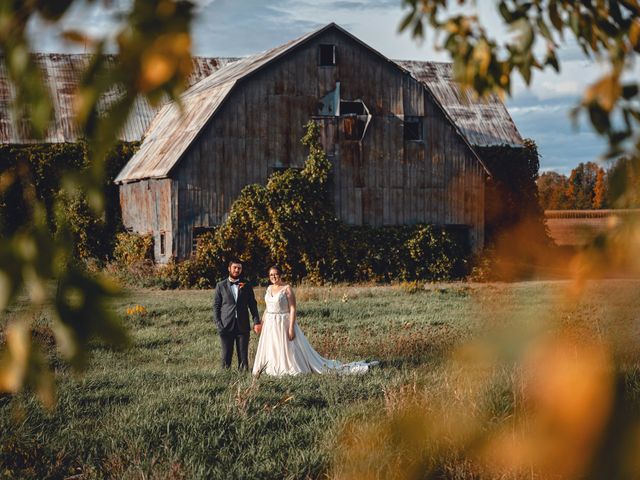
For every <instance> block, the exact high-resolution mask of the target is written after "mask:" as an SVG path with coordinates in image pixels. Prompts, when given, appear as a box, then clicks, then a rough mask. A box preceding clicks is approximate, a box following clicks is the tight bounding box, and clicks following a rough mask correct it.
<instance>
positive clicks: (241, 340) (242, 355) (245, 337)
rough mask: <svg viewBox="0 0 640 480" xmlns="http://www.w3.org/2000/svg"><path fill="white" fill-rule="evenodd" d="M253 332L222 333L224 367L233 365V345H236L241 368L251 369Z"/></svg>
mask: <svg viewBox="0 0 640 480" xmlns="http://www.w3.org/2000/svg"><path fill="white" fill-rule="evenodd" d="M250 336H251V332H247V333H221V334H220V343H221V344H222V368H229V367H231V359H232V358H233V347H234V345H235V347H236V353H237V355H238V367H239V368H240V370H248V369H249V338H250Z"/></svg>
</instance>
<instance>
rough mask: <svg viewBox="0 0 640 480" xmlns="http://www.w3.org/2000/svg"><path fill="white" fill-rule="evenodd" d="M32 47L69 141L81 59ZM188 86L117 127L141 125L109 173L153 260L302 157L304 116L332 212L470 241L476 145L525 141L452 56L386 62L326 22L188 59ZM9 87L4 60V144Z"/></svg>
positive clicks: (477, 182)
mask: <svg viewBox="0 0 640 480" xmlns="http://www.w3.org/2000/svg"><path fill="white" fill-rule="evenodd" d="M34 58H35V60H36V62H37V63H39V65H40V67H41V68H42V70H43V72H44V75H45V79H46V81H47V83H48V84H49V87H50V90H51V92H52V96H53V98H54V106H55V110H56V118H55V121H54V122H53V124H52V126H51V128H50V129H49V134H48V136H47V138H46V139H45V142H48V143H57V142H74V141H76V140H77V138H78V132H77V131H76V129H75V128H74V126H73V122H72V102H73V94H74V92H75V89H76V87H77V85H78V82H79V79H80V77H81V74H82V71H83V69H84V68H85V66H86V65H87V64H88V61H89V56H87V55H68V54H35V55H34ZM112 61H117V59H116V58H113V59H112ZM190 84H191V85H192V86H191V87H190V89H189V90H188V91H187V92H186V93H185V95H184V96H183V102H182V103H183V106H184V116H183V115H181V113H180V112H179V110H178V109H177V107H176V106H175V105H172V104H168V105H165V106H164V107H163V108H162V109H160V111H159V112H158V111H157V110H155V109H154V108H152V107H150V106H149V105H148V104H147V103H146V102H144V101H139V102H137V104H136V106H135V109H134V111H133V113H132V115H131V117H130V119H129V122H128V123H127V125H126V126H125V127H124V128H123V131H122V132H121V134H120V137H121V139H123V140H128V141H135V140H140V139H141V138H142V137H143V132H145V131H146V133H144V141H143V143H142V146H141V148H140V151H139V152H138V154H137V155H136V156H135V157H134V158H133V159H132V160H131V162H130V163H129V164H128V165H127V166H126V167H125V168H124V170H123V171H122V172H121V173H120V175H119V176H118V179H117V182H118V183H119V185H120V197H121V204H122V213H123V221H124V223H125V225H126V226H127V227H128V228H129V229H130V230H132V231H136V232H140V233H153V235H154V238H155V249H156V251H155V256H156V259H157V260H158V261H159V262H165V261H168V260H169V259H170V258H171V257H176V258H178V259H180V258H185V257H187V256H189V254H190V253H191V249H192V247H193V243H194V239H195V237H196V236H197V235H198V234H199V232H202V231H206V230H207V229H209V228H211V227H213V226H215V225H217V224H219V223H220V222H222V221H223V220H224V218H225V215H226V213H227V212H228V210H229V207H230V205H231V203H232V202H233V200H234V199H235V198H236V196H237V195H238V193H239V192H240V190H241V189H242V187H243V186H244V185H246V184H248V183H254V182H265V181H266V179H267V177H268V175H269V174H270V173H271V172H273V171H275V170H277V169H282V168H290V167H293V168H295V167H300V166H301V165H302V163H303V161H304V159H305V156H306V152H305V151H304V149H303V147H302V145H301V144H300V137H301V136H302V133H303V128H302V126H303V125H304V123H306V121H307V120H309V119H315V120H317V121H318V122H320V123H321V124H322V125H323V143H324V146H325V148H326V150H327V153H328V154H329V157H330V158H331V160H332V162H333V164H334V175H333V191H334V200H335V205H336V213H337V215H338V216H339V217H340V218H342V219H343V220H344V221H346V222H347V223H350V224H356V225H358V224H369V225H374V226H379V225H396V224H410V223H415V222H427V223H433V224H440V225H465V226H467V227H468V230H469V235H470V240H471V243H472V245H473V246H474V248H476V249H477V248H481V247H482V244H483V236H484V232H483V223H484V213H483V201H484V194H483V192H484V179H485V177H486V170H485V169H484V167H483V165H482V161H481V159H480V158H478V156H477V155H476V153H475V152H474V148H473V147H478V146H482V147H484V146H492V145H505V144H506V145H510V146H513V147H516V148H519V147H521V146H522V139H521V137H520V135H519V133H518V131H517V129H516V127H515V125H514V124H513V121H512V120H511V118H510V116H509V114H508V112H507V110H506V108H505V106H504V105H503V104H502V102H500V101H499V100H498V99H497V98H492V99H490V100H489V101H488V102H478V101H475V100H474V99H473V98H470V97H469V96H467V95H466V94H465V93H464V92H462V91H461V90H460V89H459V88H458V86H457V85H456V84H455V82H454V81H453V79H452V76H451V65H450V64H446V63H434V62H417V61H392V60H389V59H387V58H385V57H384V56H382V55H381V54H379V53H378V52H376V51H374V50H373V49H371V48H370V47H369V46H367V45H366V44H364V43H362V42H361V41H360V40H358V39H357V38H355V37H353V36H352V35H350V34H349V33H348V32H346V31H344V30H343V29H341V28H340V27H338V26H336V25H334V24H330V25H328V26H326V27H324V28H322V29H320V30H318V31H315V32H312V33H310V34H307V35H305V36H303V37H301V38H299V39H297V40H294V41H292V42H290V43H288V44H286V45H283V46H281V47H278V48H275V49H273V50H270V51H268V52H264V53H262V54H258V55H256V56H253V57H249V58H245V59H240V60H238V59H225V58H203V57H199V58H194V71H193V74H192V75H191V78H190ZM13 96H14V89H13V88H12V86H11V83H10V82H9V81H8V79H7V75H6V72H5V71H4V69H3V65H2V62H0V143H5V144H6V143H10V144H28V143H33V140H32V139H30V138H29V137H28V135H27V133H26V130H25V129H21V128H20V127H19V124H18V123H17V122H15V120H14V119H13V118H12V117H11V115H10V109H9V104H10V102H11V99H12V98H13ZM106 101H107V102H108V99H106Z"/></svg>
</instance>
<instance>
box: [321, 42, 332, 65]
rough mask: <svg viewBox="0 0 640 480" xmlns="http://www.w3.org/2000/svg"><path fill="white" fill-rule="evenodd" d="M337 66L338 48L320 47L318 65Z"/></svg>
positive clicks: (330, 46)
mask: <svg viewBox="0 0 640 480" xmlns="http://www.w3.org/2000/svg"><path fill="white" fill-rule="evenodd" d="M335 64H336V46H335V45H320V46H319V47H318V65H320V66H321V67H332V66H334V65H335Z"/></svg>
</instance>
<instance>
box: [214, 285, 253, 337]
mask: <svg viewBox="0 0 640 480" xmlns="http://www.w3.org/2000/svg"><path fill="white" fill-rule="evenodd" d="M241 283H244V286H243V287H242V288H239V289H238V301H237V302H236V300H235V299H234V298H233V292H231V284H230V283H229V279H225V280H222V281H221V282H218V284H217V285H216V290H215V293H214V295H213V321H214V322H215V324H216V327H218V333H248V332H250V331H251V327H250V325H249V311H251V316H252V317H253V323H254V325H257V324H259V323H260V316H259V315H258V303H257V302H256V297H255V295H254V294H253V289H252V288H251V285H249V284H248V283H246V282H244V281H242V280H241Z"/></svg>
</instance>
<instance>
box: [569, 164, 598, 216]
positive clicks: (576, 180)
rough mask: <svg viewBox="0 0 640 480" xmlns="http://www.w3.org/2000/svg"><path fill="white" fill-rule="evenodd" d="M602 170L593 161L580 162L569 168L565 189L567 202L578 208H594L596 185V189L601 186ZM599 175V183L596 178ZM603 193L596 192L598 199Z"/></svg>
mask: <svg viewBox="0 0 640 480" xmlns="http://www.w3.org/2000/svg"><path fill="white" fill-rule="evenodd" d="M603 175H604V170H603V169H602V167H599V166H598V165H597V164H596V163H594V162H587V163H580V164H579V165H578V166H577V167H575V168H574V169H573V170H571V175H570V176H569V187H568V189H567V197H568V199H569V204H570V205H572V206H573V208H575V209H578V210H586V209H590V208H594V205H595V204H596V203H597V202H596V186H597V187H598V189H602V188H603V183H602V181H603V178H602V176H603ZM599 177H600V184H599V185H597V184H598V178H599ZM603 193H604V192H602V191H600V192H599V193H598V196H599V199H598V200H599V201H600V202H601V200H602V198H603Z"/></svg>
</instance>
